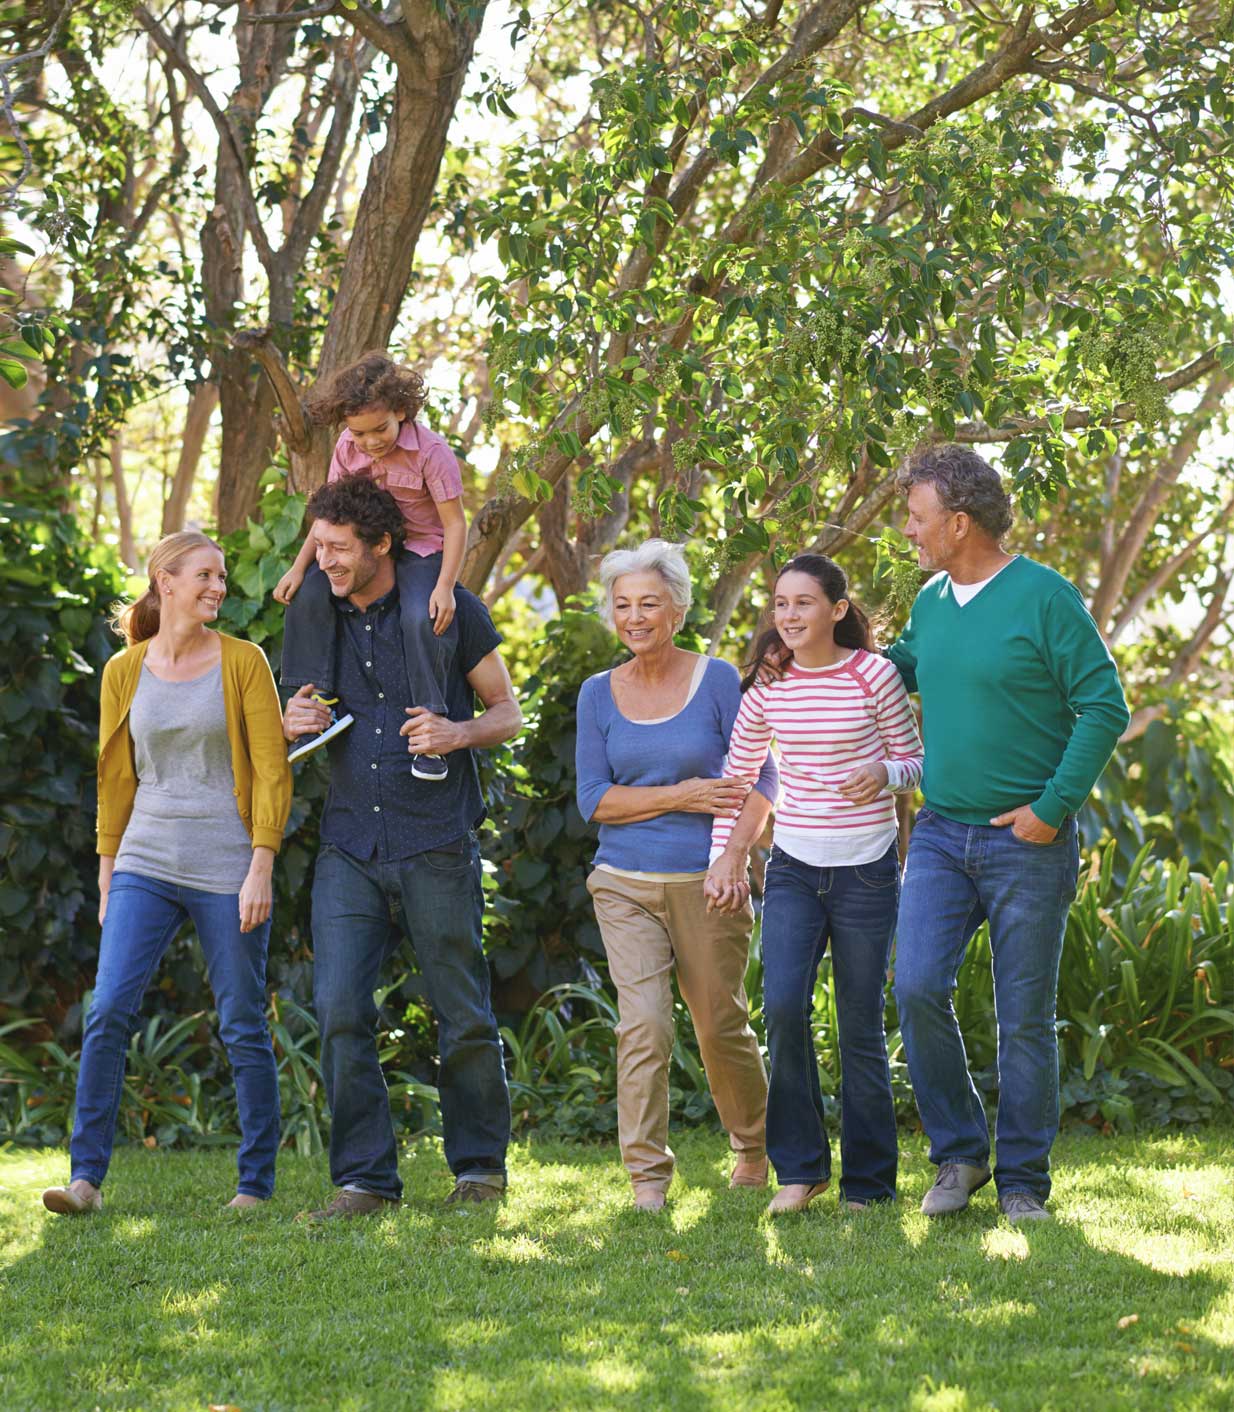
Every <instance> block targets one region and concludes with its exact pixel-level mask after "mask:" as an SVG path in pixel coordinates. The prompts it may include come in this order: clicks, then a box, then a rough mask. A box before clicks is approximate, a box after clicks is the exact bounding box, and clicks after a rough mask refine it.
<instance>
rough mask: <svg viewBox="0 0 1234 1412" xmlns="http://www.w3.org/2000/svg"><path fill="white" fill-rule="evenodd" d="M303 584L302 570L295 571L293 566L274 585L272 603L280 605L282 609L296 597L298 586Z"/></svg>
mask: <svg viewBox="0 0 1234 1412" xmlns="http://www.w3.org/2000/svg"><path fill="white" fill-rule="evenodd" d="M303 582H304V570H303V569H297V568H296V567H295V565H294V564H293V565H292V567H291V568H290V569H288V570H287V572H286V573H285V574H284V575H283V577H282V578H281V579H279V581H278V583H276V584H275V585H274V601H275V602H276V603H282V604H283V605H284V607H286V605H287V604H288V603H290V602H291V600H292V599H293V598H294V597H295V596H296V593H297V592H298V591H299V588H300V585H301V584H302V583H303Z"/></svg>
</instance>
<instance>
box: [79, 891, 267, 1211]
mask: <svg viewBox="0 0 1234 1412" xmlns="http://www.w3.org/2000/svg"><path fill="white" fill-rule="evenodd" d="M186 919H188V920H190V921H191V922H192V923H193V925H194V927H196V929H197V936H198V939H199V940H200V941H201V949H202V953H203V954H204V956H205V958H206V969H207V972H208V974H209V977H210V986H211V988H212V989H213V991H214V1002H215V1005H216V1006H217V1007H218V1012H219V1032H220V1035H221V1037H222V1040H223V1044H224V1045H225V1046H226V1049H227V1057H228V1059H229V1060H230V1061H231V1069H232V1073H233V1074H234V1075H235V1081H236V1101H237V1105H238V1107H239V1110H240V1132H241V1142H240V1152H239V1157H238V1166H239V1169H240V1180H239V1182H238V1183H237V1187H236V1189H237V1191H240V1192H244V1193H245V1194H247V1195H249V1196H258V1197H262V1198H266V1197H269V1196H270V1195H271V1194H272V1193H273V1191H274V1158H275V1154H276V1153H277V1152H278V1145H279V1086H278V1071H277V1068H276V1066H275V1062H274V1050H273V1048H272V1047H271V1044H270V1032H269V1030H268V1029H267V1027H266V947H267V945H268V944H269V940H270V923H269V922H266V923H265V925H264V926H261V927H258V928H257V929H256V930H255V931H251V932H241V930H240V904H239V897H238V894H236V893H234V892H232V893H218V892H200V891H198V890H197V889H196V888H192V887H180V886H178V885H177V884H176V883H168V882H160V881H158V880H157V879H155V878H147V877H142V876H140V875H139V874H137V873H116V874H114V875H113V877H112V880H111V892H110V894H109V896H108V899H107V916H106V918H105V919H104V922H103V939H102V943H101V945H100V947H99V968H98V976H97V978H96V980H95V982H94V998H93V999H92V1000H91V1002H90V1010H89V1013H88V1014H87V1015H86V1031H85V1037H84V1039H83V1042H82V1049H81V1066H80V1068H79V1070H78V1074H77V1116H76V1121H75V1123H74V1125H73V1139H72V1146H71V1151H72V1177H73V1180H74V1181H75V1180H77V1178H79V1177H81V1178H84V1179H85V1180H86V1181H88V1182H90V1183H91V1184H92V1185H94V1186H102V1184H103V1178H104V1177H105V1176H106V1175H107V1167H108V1164H109V1163H110V1161H111V1149H112V1144H113V1142H114V1140H115V1135H116V1116H117V1114H118V1113H119V1111H120V1097H121V1092H122V1089H123V1087H124V1059H125V1053H126V1051H127V1049H128V1043H129V1039H130V1038H131V1037H132V1035H133V1032H134V1031H135V1030H136V1028H137V1022H138V1013H139V1009H140V1006H141V999H142V996H143V995H144V994H145V991H146V989H147V988H148V987H149V985H150V981H151V979H152V978H153V976H154V973H155V971H156V970H157V968H158V964H159V962H160V961H161V960H162V958H163V953H164V952H165V951H166V950H167V948H168V946H169V945H170V944H171V939H172V937H174V936H175V934H176V933H177V932H178V931H179V930H180V927H181V926H182V925H183V923H184V921H185V920H186Z"/></svg>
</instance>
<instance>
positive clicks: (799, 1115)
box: [762, 844, 900, 1202]
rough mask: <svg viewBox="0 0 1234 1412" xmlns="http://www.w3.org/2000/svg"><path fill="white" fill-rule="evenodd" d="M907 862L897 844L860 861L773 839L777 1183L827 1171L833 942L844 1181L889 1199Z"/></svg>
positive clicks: (766, 942) (768, 993)
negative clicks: (820, 982)
mask: <svg viewBox="0 0 1234 1412" xmlns="http://www.w3.org/2000/svg"><path fill="white" fill-rule="evenodd" d="M899 880H900V863H899V859H898V857H897V855H896V849H895V845H894V844H893V845H892V846H891V847H890V848H889V849H888V850H887V852H886V853H885V854H884V855H883V856H882V857H881V858H879V859H877V860H876V861H875V862H873V863H865V864H862V865H861V866H860V867H840V868H815V867H811V866H809V865H808V864H806V863H801V862H798V861H797V859H795V858H791V857H790V856H789V855H788V854H787V853H785V852H784V851H783V850H782V849H780V848H773V849H772V850H771V858H770V861H769V862H768V864H767V878H766V883H765V885H764V895H763V930H762V936H763V1018H764V1020H765V1021H766V1025H767V1048H768V1051H769V1053H770V1056H771V1078H770V1081H769V1085H768V1093H767V1155H768V1156H769V1157H770V1158H771V1162H772V1165H773V1166H774V1167H775V1169H776V1176H777V1177H778V1178H779V1180H780V1185H781V1186H787V1185H790V1184H793V1183H798V1182H800V1183H803V1184H807V1185H812V1184H813V1183H815V1182H821V1181H826V1180H828V1179H829V1178H830V1176H831V1147H830V1144H829V1142H828V1140H827V1128H826V1124H825V1123H824V1121H823V1095H822V1090H821V1088H820V1086H819V1081H818V1059H817V1056H816V1055H815V1053H814V1040H813V1036H812V1034H811V1030H810V1012H811V1010H812V1009H813V1006H814V980H815V977H816V975H817V974H818V965H819V962H820V961H821V960H822V957H823V953H824V952H825V951H826V950H827V947H828V945H830V947H831V973H832V981H833V984H834V986H835V996H836V1011H837V1014H838V1016H839V1027H840V1036H839V1038H840V1162H841V1168H842V1170H841V1174H840V1190H841V1194H842V1195H843V1197H844V1199H845V1200H846V1201H862V1202H867V1201H890V1200H893V1199H894V1197H895V1191H896V1119H895V1103H894V1101H893V1099H892V1096H891V1072H890V1070H889V1068H888V1065H887V1037H886V1033H885V1030H884V1027H883V1009H884V999H883V995H884V987H885V985H886V982H887V961H888V958H889V955H890V952H891V938H892V934H893V932H894V930H895V921H896V898H897V895H898V892H899Z"/></svg>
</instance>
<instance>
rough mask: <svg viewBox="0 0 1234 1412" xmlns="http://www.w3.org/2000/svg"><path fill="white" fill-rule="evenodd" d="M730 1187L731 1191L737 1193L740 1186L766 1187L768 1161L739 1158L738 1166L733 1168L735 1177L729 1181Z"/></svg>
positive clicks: (760, 1158)
mask: <svg viewBox="0 0 1234 1412" xmlns="http://www.w3.org/2000/svg"><path fill="white" fill-rule="evenodd" d="M728 1185H729V1190H730V1191H735V1190H736V1189H737V1188H738V1187H739V1186H766V1185H767V1159H766V1158H765V1157H756V1158H750V1157H739V1158H738V1159H737V1165H736V1166H735V1167H734V1168H733V1175H732V1176H731V1177H729V1179H728Z"/></svg>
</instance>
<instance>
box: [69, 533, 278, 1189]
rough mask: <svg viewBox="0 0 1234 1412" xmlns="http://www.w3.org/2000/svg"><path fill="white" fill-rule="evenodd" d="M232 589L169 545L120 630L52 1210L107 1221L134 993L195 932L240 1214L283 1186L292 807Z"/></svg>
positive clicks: (108, 681)
mask: <svg viewBox="0 0 1234 1412" xmlns="http://www.w3.org/2000/svg"><path fill="white" fill-rule="evenodd" d="M226 594H227V571H226V569H225V568H224V566H223V554H222V551H221V550H220V549H219V547H218V545H217V544H215V543H214V541H213V540H211V539H208V538H207V537H206V536H205V535H204V534H196V533H193V532H184V533H181V534H172V535H168V536H167V537H166V538H165V539H163V540H161V541H160V542H159V544H158V545H157V546H156V547H155V550H154V552H153V553H152V554H151V556H150V586H149V588H148V589H147V590H146V592H145V593H144V594H142V596H141V597H140V598H139V599H138V600H137V601H136V602H135V603H133V604H131V605H130V606H129V607H127V608H126V609H124V611H123V612H122V613H121V614H120V616H119V618H118V626H119V628H120V631H121V632H122V633H123V634H124V637H125V639H126V641H127V642H128V648H127V650H126V651H123V652H120V653H118V654H117V655H116V656H115V657H113V658H112V659H111V661H110V662H108V664H107V666H106V667H105V668H104V671H103V685H102V702H101V720H100V728H99V769H98V776H99V812H98V852H99V895H100V899H101V901H100V904H99V922H100V924H101V925H102V928H103V935H102V941H101V943H100V947H99V966H98V977H97V979H96V981H95V986H94V998H93V1000H92V1001H91V1004H90V1009H89V1013H88V1015H87V1016H86V1029H85V1037H84V1040H83V1044H82V1052H81V1065H80V1068H79V1071H78V1076H77V1119H76V1123H75V1125H74V1128H73V1139H72V1145H71V1153H72V1179H71V1181H70V1183H69V1185H68V1186H66V1187H51V1188H49V1189H48V1190H47V1191H45V1192H44V1193H43V1204H44V1205H45V1206H46V1207H47V1208H48V1210H49V1211H55V1212H58V1213H60V1214H62V1215H79V1214H84V1213H86V1212H91V1211H98V1210H99V1209H100V1208H101V1207H102V1204H103V1197H102V1192H101V1191H100V1188H101V1186H102V1184H103V1178H104V1176H105V1175H106V1173H107V1166H108V1162H109V1161H110V1159H111V1147H112V1141H113V1139H114V1136H115V1128H116V1114H117V1112H118V1110H119V1106H120V1095H121V1090H122V1088H123V1085H124V1056H125V1050H126V1049H127V1047H128V1042H129V1038H130V1036H131V1035H132V1033H133V1031H134V1029H135V1028H136V1025H137V1018H138V1008H139V1006H140V1004H141V998H142V995H143V993H144V992H145V990H146V989H147V987H148V986H149V984H150V981H151V979H152V978H153V976H154V973H155V971H156V969H157V967H158V964H159V961H160V960H161V959H162V956H163V953H164V952H165V951H166V949H167V947H168V945H169V944H170V942H171V939H172V937H174V936H175V934H176V933H177V932H178V931H179V930H180V928H181V926H182V925H183V924H184V922H185V921H186V920H190V921H192V923H193V925H194V927H195V928H196V931H197V935H198V937H199V939H200V941H201V948H202V951H203V953H204V954H205V958H206V967H207V970H208V972H209V976H210V984H211V987H212V988H213V991H214V998H215V1002H216V1004H217V1006H218V1012H219V1027H220V1031H221V1034H222V1039H223V1043H224V1045H225V1046H226V1048H227V1056H228V1058H229V1060H230V1061H231V1067H232V1072H233V1073H234V1074H235V1080H236V1099H237V1103H238V1107H239V1111H240V1130H241V1134H242V1140H241V1143H240V1153H239V1169H240V1180H239V1183H238V1186H237V1193H236V1196H235V1197H234V1198H233V1199H232V1201H231V1202H230V1203H229V1204H230V1205H232V1206H253V1205H256V1204H257V1203H258V1202H259V1201H264V1200H267V1199H268V1198H269V1197H270V1195H271V1194H272V1192H273V1191H274V1158H275V1153H276V1152H277V1150H278V1143H279V1091H278V1075H277V1071H276V1068H275V1063H274V1053H273V1050H272V1049H271V1045H270V1034H269V1030H268V1029H267V1028H266V1019H265V1008H266V947H267V944H268V942H269V937H270V909H271V901H272V888H271V874H272V872H273V868H274V855H275V853H277V852H278V848H279V844H280V843H281V842H282V838H283V828H284V826H285V824H286V823H287V815H288V812H289V810H290V808H291V771H290V769H289V768H288V765H287V757H286V747H285V745H284V743H283V726H282V715H281V711H280V707H279V699H278V692H277V690H276V689H275V685H274V677H273V676H272V675H271V672H270V667H269V664H268V663H267V661H266V657H265V654H264V653H263V652H262V650H261V648H260V647H257V646H256V645H255V644H253V643H250V642H241V641H239V640H238V639H237V638H234V637H227V636H226V635H225V634H223V633H220V632H213V631H211V630H210V628H209V626H208V624H210V623H212V622H214V620H215V619H216V618H217V617H218V612H219V606H220V604H221V603H222V601H223V599H224V597H225V596H226Z"/></svg>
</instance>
